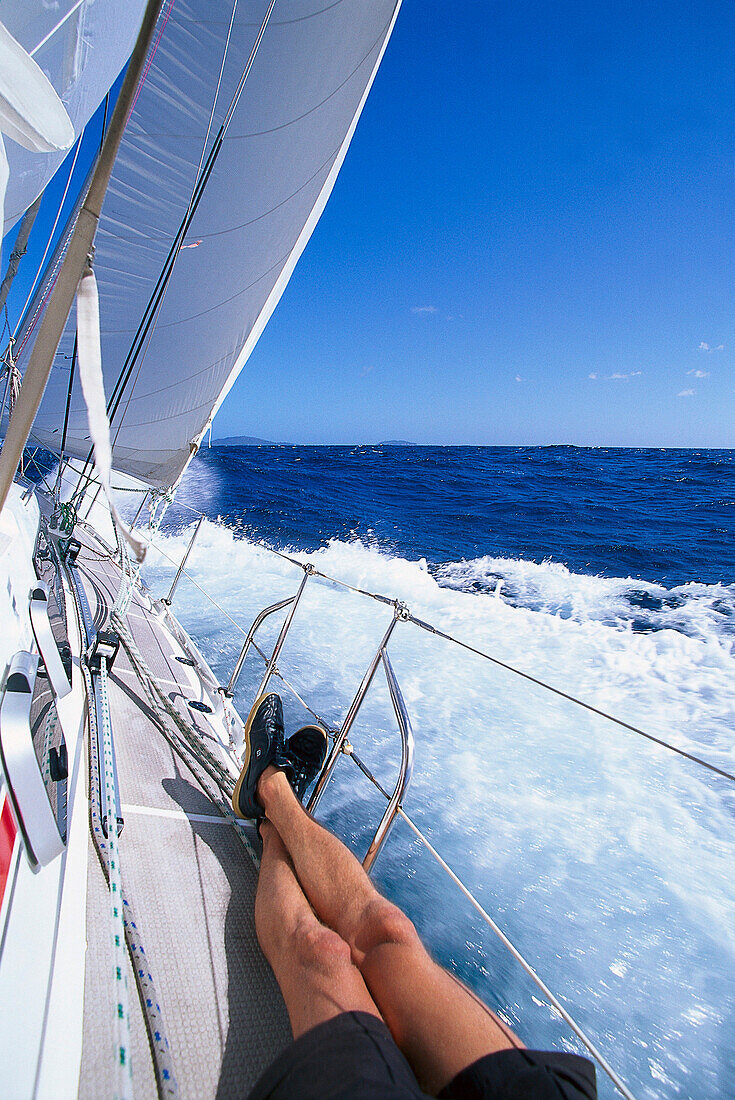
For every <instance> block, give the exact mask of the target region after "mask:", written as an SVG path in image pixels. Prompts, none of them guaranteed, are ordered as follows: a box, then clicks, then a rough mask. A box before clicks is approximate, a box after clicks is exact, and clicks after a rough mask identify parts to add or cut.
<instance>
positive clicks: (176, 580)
mask: <svg viewBox="0 0 735 1100" xmlns="http://www.w3.org/2000/svg"><path fill="white" fill-rule="evenodd" d="M203 523H204V516H200V517H199V522H198V523H197V525H196V527H195V528H194V534H193V535H192V536H191V540H190V541H189V545H188V546H187V548H186V553H185V554H184V556H183V558H182V559H181V565H180V566H179V569H178V572H177V574H176V576H175V577H174V583H173V584H172V585H171V588H170V589H169V593H168V596H164V598H163V599H162V600H161V603H165V604H166V607H170V606H171V600H172V599H173V598H174V592H175V591H176V585H177V584H178V583H179V580H180V579H181V574H182V573H183V572H184V566H185V565H186V559H187V558H188V557H189V554H190V553H191V548H192V546H193V545H194V543H195V541H196V537H197V535H198V534H199V528H200V527H201V525H202V524H203Z"/></svg>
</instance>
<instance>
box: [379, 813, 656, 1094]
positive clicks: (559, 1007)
mask: <svg viewBox="0 0 735 1100" xmlns="http://www.w3.org/2000/svg"><path fill="white" fill-rule="evenodd" d="M397 813H398V814H399V815H400V816H401V817H402V818H403V820H404V821H405V822H406V824H407V825H408V827H409V828H410V829H411V830H412V832H413V833H414V834H415V835H416V836H417V837H418V839H419V840H420V841H421V843H422V844H423V845H424V847H425V848H426V850H427V851H428V852H429V853H430V854H431V855H432V856H433V857H434V859H435V860H436V862H437V863H438V864H439V866H440V867H441V868H442V870H443V871H445V872H446V874H448V875H449V877H450V878H451V880H452V882H454V883H455V885H457V886H458V887H459V889H460V890H461V891H462V893H463V894H464V896H465V897H466V898H467V900H468V901H469V903H470V904H471V905H472V906H473V908H474V909H476V910H477V912H478V913H479V914H480V916H481V917H482V919H483V920H484V921H485V923H486V924H487V925H488V927H489V928H491V929H492V931H493V932H494V933H495V935H496V936H497V937H498V939H499V940H500V941H501V943H502V944H503V946H504V947H506V948H507V949H508V951H510V953H511V955H512V956H513V958H514V959H516V961H517V962H519V963H520V965H521V966H522V967H523V969H524V970H525V972H526V973H527V974H528V976H529V977H530V978H531V979H532V980H533V981H534V982H535V983H536V985H537V986H538V988H539V989H540V990H541V992H542V993H543V995H544V996H545V997H546V999H547V1000H548V1001H549V1003H550V1004H551V1005H552V1006H553V1007H554V1008H555V1009H556V1011H557V1012H558V1013H559V1015H560V1016H561V1017H562V1019H563V1020H565V1021H566V1023H567V1024H568V1025H569V1027H570V1028H571V1029H572V1031H573V1032H574V1034H575V1035H576V1036H577V1038H578V1039H579V1040H580V1042H582V1043H584V1045H585V1047H586V1048H587V1050H588V1051H589V1052H590V1054H591V1055H592V1057H593V1058H594V1059H595V1060H596V1061H597V1062H599V1064H600V1066H601V1067H602V1068H603V1069H604V1071H605V1073H606V1074H607V1075H608V1077H609V1078H610V1080H611V1081H612V1083H613V1084H614V1085H615V1087H616V1088H617V1089H618V1091H619V1092H620V1093H622V1095H623V1096H624V1097H625V1098H626V1100H635V1097H634V1096H633V1093H632V1092H631V1091H630V1089H629V1088H628V1087H627V1086H626V1085H625V1084H623V1082H622V1081H621V1080H620V1078H619V1077H618V1075H617V1073H616V1072H615V1070H614V1069H613V1068H612V1066H611V1065H610V1064H609V1062H608V1061H607V1060H606V1059H605V1057H604V1056H603V1055H602V1054H601V1053H600V1051H599V1050H598V1049H597V1047H596V1046H595V1045H594V1043H593V1042H592V1040H591V1039H590V1038H588V1036H587V1035H586V1034H585V1033H584V1031H582V1028H581V1027H580V1026H579V1024H577V1023H576V1022H575V1020H574V1019H573V1018H572V1017H571V1016H570V1015H569V1013H568V1012H567V1010H566V1009H565V1008H564V1005H563V1004H562V1003H561V1001H560V1000H559V999H558V997H555V996H554V994H553V993H552V992H551V990H550V989H549V987H548V986H547V985H546V983H545V982H544V981H543V980H542V979H541V978H540V977H539V976H538V974H537V973H536V971H535V970H534V969H533V967H532V966H531V964H530V963H529V962H527V961H526V959H525V958H524V957H523V955H522V954H521V953H520V951H519V950H518V949H517V947H515V946H514V945H513V943H511V941H510V940H509V939H508V937H507V936H506V934H505V932H503V930H502V928H500V927H499V926H498V925H497V924H496V923H495V921H494V920H493V918H492V917H491V916H490V914H489V913H488V912H487V910H486V909H483V907H482V906H481V905H480V903H479V901H477V899H476V898H475V897H474V896H473V895H472V894H471V893H470V891H469V890H468V889H467V887H466V886H465V884H464V883H463V882H462V880H461V879H460V878H459V877H458V876H457V875H456V874H455V873H454V871H453V870H452V868H451V867H450V866H449V864H448V863H447V862H446V861H445V860H444V859H442V857H441V856H440V855H439V853H438V852H437V850H436V848H434V846H433V845H432V844H431V842H430V841H429V840H427V839H426V837H425V836H424V834H423V833H422V832H421V830H420V829H419V827H418V826H417V825H415V824H414V823H413V821H412V820H411V818H410V817H409V816H408V814H407V813H406V812H405V810H404V809H403V808H402V807H401V806H399V807H398V810H397Z"/></svg>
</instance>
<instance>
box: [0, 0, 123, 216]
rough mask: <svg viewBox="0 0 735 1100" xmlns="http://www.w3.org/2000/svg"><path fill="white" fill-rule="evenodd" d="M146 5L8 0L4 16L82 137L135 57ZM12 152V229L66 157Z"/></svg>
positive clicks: (8, 200)
mask: <svg viewBox="0 0 735 1100" xmlns="http://www.w3.org/2000/svg"><path fill="white" fill-rule="evenodd" d="M144 8H145V0H123V2H121V0H82V2H81V3H80V2H79V0H56V2H54V3H42V2H41V0H3V3H2V5H0V20H2V23H3V25H4V26H5V28H6V29H7V30H8V31H9V32H10V34H12V36H13V37H14V38H15V39H16V40H17V41H18V42H19V43H20V45H21V46H22V47H23V48H24V49H25V50H26V51H27V52H28V53H30V54H31V55H32V56H33V59H34V61H36V63H37V64H38V66H39V67H40V68H41V70H42V71H43V72H44V73H45V75H46V76H47V77H48V79H49V81H50V82H51V85H52V87H53V88H54V90H55V91H56V93H57V94H58V96H59V98H60V99H61V102H62V103H63V104H64V106H65V108H66V110H67V113H68V115H69V118H70V119H71V122H72V125H73V126H74V132H75V133H76V134H77V135H78V134H80V133H81V132H82V130H83V129H84V127H85V126H86V124H87V122H88V121H89V119H90V118H91V116H92V115H93V113H94V112H95V110H96V109H97V107H98V106H99V105H100V103H101V102H102V100H103V99H104V97H105V95H106V94H107V92H108V91H109V90H110V86H111V85H112V84H113V83H114V81H115V78H116V77H117V75H118V74H119V72H120V70H121V69H122V67H123V65H124V64H125V62H126V60H127V58H128V57H129V55H130V51H131V50H132V48H133V44H134V42H135V37H136V34H137V32H138V28H139V26H140V21H141V19H142V17H143V11H144ZM6 152H7V157H8V163H9V167H10V179H9V182H8V188H7V192H6V195H5V229H6V231H7V230H8V229H9V228H10V227H11V226H12V225H13V224H14V223H15V222H16V221H17V220H18V218H20V217H21V216H22V215H23V213H24V212H25V211H26V210H27V209H28V207H29V206H30V205H31V203H32V202H33V201H34V200H35V199H36V198H37V197H38V195H40V194H41V192H42V191H43V189H44V188H45V186H46V184H47V183H48V182H49V180H50V179H51V177H52V176H53V174H54V172H55V171H56V169H57V168H58V167H59V165H60V164H61V162H62V160H63V159H64V156H65V154H64V152H59V153H39V152H33V151H31V150H29V149H27V148H26V149H24V148H22V147H21V146H20V145H16V144H15V142H10V141H9V142H7V143H6Z"/></svg>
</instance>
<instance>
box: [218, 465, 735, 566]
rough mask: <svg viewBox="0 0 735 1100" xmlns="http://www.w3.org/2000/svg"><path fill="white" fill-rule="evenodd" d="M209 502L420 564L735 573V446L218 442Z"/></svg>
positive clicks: (254, 527)
mask: <svg viewBox="0 0 735 1100" xmlns="http://www.w3.org/2000/svg"><path fill="white" fill-rule="evenodd" d="M197 465H198V466H200V467H202V468H203V469H205V470H208V471H212V472H213V473H214V474H215V475H216V479H217V484H218V490H219V491H218V494H217V499H216V500H213V501H211V502H210V504H209V508H210V511H211V508H212V506H214V507H215V508H216V511H217V513H218V514H219V515H221V516H222V518H223V519H224V520H225V521H226V522H227V523H237V524H241V525H242V526H243V528H244V529H245V530H246V531H247V532H248V533H250V534H252V535H254V536H255V537H258V538H264V539H268V540H271V541H273V542H274V543H275V544H277V545H281V546H291V547H294V548H299V549H303V550H314V549H316V548H317V547H319V546H322V545H324V544H325V543H326V542H327V540H328V539H331V538H337V539H343V540H349V539H361V540H362V541H363V542H366V543H373V544H375V545H377V546H380V547H383V548H385V549H387V550H391V551H393V552H395V553H398V554H401V555H403V556H407V555H408V556H413V557H421V556H423V557H425V558H426V559H427V561H428V562H429V564H430V566H438V565H440V564H442V563H445V562H449V561H459V560H461V559H471V558H479V557H482V556H483V555H492V556H494V557H508V558H525V559H528V560H530V561H536V562H543V561H547V560H552V561H556V562H562V563H563V564H565V565H567V566H568V567H569V569H571V570H572V571H573V572H575V573H591V574H599V575H601V576H605V577H627V576H630V577H638V578H641V579H644V580H649V581H658V582H660V583H662V584H664V585H667V586H673V585H680V584H684V583H686V582H687V581H701V582H704V583H705V584H712V583H715V582H718V581H723V582H729V581H732V580H734V579H735V451H729V450H728V451H722V450H702V451H692V450H660V449H637V450H630V449H615V448H595V449H586V448H577V447H396V446H359V447H291V446H261V447H255V446H248V447H237V448H234V447H217V446H214V447H212V448H211V449H210V450H204V451H202V452H201V454H200V455H199V457H198V459H197Z"/></svg>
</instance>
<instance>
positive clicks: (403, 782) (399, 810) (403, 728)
mask: <svg viewBox="0 0 735 1100" xmlns="http://www.w3.org/2000/svg"><path fill="white" fill-rule="evenodd" d="M198 530H199V527H197V532H195V534H196V533H198ZM149 545H151V546H153V547H155V548H156V549H157V550H158V551H159V552H160V553H161V554H162V555H163V556H164V557H165V558H167V559H168V560H169V561H171V562H172V564H174V565H176V562H175V561H174V560H173V559H172V558H171V557H170V556H169V555H168V554H166V552H165V551H164V550H163V549H162V548H161V547H160V546H158V545H157V544H156V543H153V542H151V543H150V544H149ZM192 545H193V539H192V540H190V542H189V543H188V545H187V548H186V551H185V555H184V556H185V557H188V555H189V553H190V552H191V548H192ZM268 549H271V548H270V547H268ZM273 552H274V553H278V554H279V555H280V556H281V557H284V558H288V560H289V561H292V562H293V564H294V565H297V566H299V567H300V568H301V569H302V570H303V571H304V575H303V577H302V579H301V583H300V585H299V588H298V590H297V591H296V593H295V594H294V595H293V596H289V597H287V598H285V599H283V600H280V601H278V602H277V603H275V604H271V605H270V606H269V607H266V608H263V610H262V611H260V612H259V613H258V614H257V615H256V617H255V619H254V621H253V623H252V625H251V627H250V629H249V630H248V631H247V632H246V631H244V630H243V628H242V627H241V626H240V624H239V623H237V622H236V620H234V619H233V618H232V616H231V615H230V614H229V613H228V612H227V611H225V609H224V608H222V607H221V606H220V604H219V603H218V602H217V601H216V600H215V599H214V598H213V597H212V596H211V595H210V594H209V593H208V592H206V590H205V589H204V588H202V586H201V585H200V584H199V583H198V582H197V581H196V580H195V579H194V578H193V577H192V576H191V575H190V574H188V573H186V570H185V569H183V567H182V565H180V566H179V569H180V573H178V574H177V579H178V577H180V576H181V575H186V576H187V578H188V579H189V580H190V581H191V582H192V583H193V584H194V585H195V587H196V588H198V589H199V591H201V592H202V594H203V595H204V596H205V597H206V598H207V599H208V600H209V601H210V602H211V603H212V604H213V605H214V606H215V607H217V608H218V609H219V610H220V611H221V612H222V613H223V614H224V615H225V616H226V618H227V619H228V620H229V621H230V622H232V623H233V624H234V625H235V626H236V627H237V629H238V630H240V631H241V632H242V633H243V634H244V635H245V642H244V643H243V646H242V648H241V650H240V653H239V655H238V658H237V662H236V664H235V667H234V669H233V672H232V675H231V676H230V680H229V682H228V685H227V687H223V688H221V689H220V691H221V694H222V695H223V697H225V698H231V697H232V693H233V690H234V686H235V684H236V682H237V679H238V677H239V675H240V672H241V670H242V667H243V664H244V662H245V658H246V656H247V654H248V652H249V650H250V648H251V647H252V648H253V649H254V650H255V651H256V652H257V653H258V655H259V656H260V658H261V660H262V661H263V662H264V664H265V666H266V667H265V673H264V676H263V679H262V680H261V683H260V687H259V689H258V692H257V693H256V696H255V698H256V699H257V698H259V696H260V695H262V694H263V692H264V691H265V689H266V688H267V686H268V683H269V682H270V679H271V677H273V676H277V677H278V678H279V679H280V680H281V682H282V683H283V684H284V685H285V686H286V687H287V688H288V689H289V690H290V691H291V692H292V693H293V694H294V695H295V696H296V698H297V699H298V701H299V702H300V703H301V704H302V705H303V706H304V707H305V708H306V709H307V710H308V711H309V713H310V714H312V715H313V716H314V717H315V718H316V719H317V720H318V721H320V722H321V723H322V724H323V725H324V727H325V728H326V730H327V732H328V733H329V734H330V735H331V737H332V739H333V743H332V747H331V750H330V752H329V754H328V756H327V759H326V761H325V763H324V766H323V768H322V771H321V773H320V775H319V777H318V779H317V781H316V784H315V786H314V790H313V792H312V795H311V798H310V799H309V802H308V804H307V810H308V811H309V812H311V813H313V812H314V811H315V809H316V807H317V805H318V803H319V801H320V799H321V798H322V795H323V794H324V791H325V789H326V786H327V784H328V783H329V780H330V778H331V776H332V773H333V771H334V768H335V765H336V763H337V760H338V758H339V756H340V755H345V756H347V757H349V758H350V759H351V760H352V761H353V763H354V764H355V765H356V766H357V767H358V768H359V769H360V771H361V772H362V773H363V775H364V776H365V777H366V778H367V779H368V780H369V781H370V782H371V783H372V784H373V786H374V787H375V788H376V789H377V790H378V791H379V792H380V794H381V795H382V796H383V797H384V798H385V799H386V802H387V805H386V809H385V812H384V814H383V816H382V818H381V820H380V822H379V824H378V827H377V829H376V831H375V835H374V836H373V839H372V840H371V842H370V845H369V846H368V851H367V854H366V856H365V858H364V860H363V866H364V867H365V869H366V870H368V871H369V870H370V869H371V867H372V865H373V864H374V862H375V859H376V858H377V856H378V854H379V852H380V850H381V848H382V846H383V844H384V843H385V841H386V840H387V837H388V834H389V832H390V829H391V826H392V825H393V823H394V822H395V819H396V817H398V816H400V817H401V819H402V820H403V821H405V822H406V824H407V825H408V827H409V828H410V829H411V831H412V832H413V833H414V834H415V836H416V837H417V838H418V840H419V841H420V842H421V843H422V845H423V846H424V848H425V849H426V850H427V851H428V852H429V854H430V855H431V856H432V858H433V859H434V860H435V861H436V862H437V863H438V864H439V866H440V867H441V868H442V870H443V871H444V872H445V873H446V874H447V875H448V876H449V877H450V878H451V880H452V881H453V882H454V883H455V885H457V886H458V888H459V889H460V890H461V892H462V893H463V895H464V896H465V897H466V898H467V900H468V901H469V902H470V904H471V905H472V906H473V908H474V909H475V911H476V912H477V913H478V914H479V916H480V917H481V919H482V920H483V921H484V923H485V924H487V926H488V927H489V928H490V929H491V931H492V932H493V933H494V934H495V935H496V936H497V937H498V938H499V939H500V941H501V942H502V943H503V945H504V946H505V947H506V948H507V949H508V950H509V951H510V952H511V954H512V955H513V957H514V958H515V959H516V961H517V962H518V963H519V964H520V965H521V966H522V968H523V970H524V971H525V972H526V974H528V976H529V977H530V978H531V980H532V981H533V982H534V983H535V985H536V986H537V988H538V989H539V990H540V991H541V992H542V994H543V995H544V997H545V998H546V999H547V1001H548V1002H549V1004H551V1005H552V1007H553V1008H554V1009H555V1011H556V1012H557V1013H558V1014H559V1016H560V1017H561V1018H562V1019H563V1020H564V1021H565V1023H566V1024H567V1025H568V1027H569V1028H571V1030H572V1031H573V1032H574V1034H575V1035H576V1036H577V1038H578V1039H579V1040H580V1042H581V1043H582V1045H583V1046H584V1047H586V1049H587V1051H588V1052H589V1053H590V1054H591V1055H592V1057H593V1058H594V1059H595V1061H596V1062H597V1063H598V1065H599V1066H600V1068H601V1069H602V1070H603V1071H604V1072H605V1073H606V1074H607V1076H608V1077H609V1079H610V1080H611V1081H612V1083H613V1084H614V1085H615V1087H616V1088H617V1089H618V1091H619V1092H620V1093H621V1095H622V1096H624V1097H625V1098H626V1100H635V1097H634V1096H633V1093H632V1092H631V1091H630V1089H629V1088H628V1087H627V1085H626V1084H625V1083H624V1082H623V1081H622V1080H621V1078H620V1077H619V1075H618V1074H617V1073H616V1072H615V1070H614V1069H613V1068H612V1066H611V1065H610V1064H609V1062H608V1061H607V1059H606V1058H605V1056H604V1055H603V1054H602V1053H601V1051H599V1050H598V1049H597V1047H596V1046H595V1044H594V1042H593V1041H592V1040H591V1039H590V1038H589V1036H588V1035H587V1034H586V1033H585V1031H584V1030H583V1029H582V1028H581V1027H580V1025H579V1024H578V1023H577V1022H576V1020H575V1019H574V1017H573V1016H572V1015H571V1014H570V1013H569V1012H568V1011H567V1009H566V1008H565V1007H564V1005H563V1004H562V1003H561V1001H560V1000H559V998H558V997H557V996H556V995H555V994H554V993H553V992H552V991H551V989H550V988H549V986H548V985H547V984H546V983H545V982H544V981H543V979H542V978H541V977H540V976H539V975H538V974H537V973H536V971H535V969H534V968H533V966H532V965H531V964H530V963H529V962H528V960H527V959H526V958H525V957H524V956H523V955H522V954H521V952H520V951H519V950H518V949H517V948H516V947H515V945H514V944H513V943H512V942H511V940H510V939H509V938H508V936H507V935H506V934H505V933H504V932H503V930H502V929H501V928H500V926H499V925H498V924H497V923H496V922H495V921H494V920H493V918H492V917H491V916H490V914H489V913H488V912H487V910H486V909H485V908H484V907H483V906H482V905H481V904H480V902H479V901H477V899H476V898H475V897H474V895H473V894H472V893H471V891H470V890H469V889H468V888H467V887H466V886H465V885H464V883H463V882H462V881H461V879H460V878H459V876H458V875H457V874H455V872H454V871H453V870H452V868H451V867H450V866H449V864H448V863H447V862H446V861H445V860H444V859H443V858H442V857H441V856H440V855H439V853H438V852H437V850H436V849H435V848H434V847H433V845H432V844H431V842H430V841H429V840H428V838H427V837H426V836H424V834H423V833H422V832H421V830H420V829H419V827H418V826H417V825H416V823H415V822H414V821H413V820H412V819H411V818H410V817H409V815H408V814H407V813H406V811H405V810H404V808H403V805H402V802H403V798H404V795H405V793H406V790H407V789H408V785H409V783H410V780H411V774H412V771H413V754H414V738H413V732H412V728H411V722H410V718H409V715H408V711H407V708H406V705H405V702H404V700H403V695H402V692H401V689H400V686H399V684H398V680H397V678H396V676H395V672H394V671H393V667H392V665H391V662H390V658H389V656H388V652H387V647H388V643H389V641H390V639H391V636H392V634H393V631H394V629H395V627H396V625H397V624H398V623H399V622H406V623H414V624H416V625H422V626H426V625H428V624H423V623H421V620H418V619H415V618H414V617H413V616H412V615H411V613H410V611H409V610H408V608H407V607H406V606H405V604H403V603H401V602H400V601H399V600H391V599H388V597H385V596H380V595H378V594H375V593H367V592H364V591H362V590H360V589H355V588H353V586H351V585H348V584H346V582H344V581H337V580H336V579H335V578H332V577H328V576H326V575H325V574H323V573H321V572H320V571H319V570H317V569H315V568H314V566H313V565H312V564H311V563H310V562H300V561H298V560H297V559H295V558H289V557H288V555H285V554H280V552H279V551H273ZM310 577H319V578H321V579H323V580H325V581H328V582H330V583H335V584H339V585H342V586H343V587H346V588H350V589H352V590H353V591H356V592H360V593H361V594H362V595H370V596H372V597H373V598H374V599H377V600H379V601H380V602H381V603H384V604H389V605H391V606H392V607H393V616H392V618H391V621H390V623H389V624H388V628H387V630H386V631H385V634H384V635H383V638H382V639H381V641H380V643H379V645H378V648H377V650H376V652H375V654H374V655H373V658H372V660H371V661H370V663H369V665H368V667H367V669H366V671H365V674H364V675H363V678H362V680H361V682H360V685H359V687H358V689H357V692H356V693H355V696H354V698H353V700H352V703H351V704H350V707H349V709H348V711H347V714H346V715H345V718H344V721H343V722H342V724H341V726H340V727H339V728H338V729H336V730H335V729H333V728H332V727H331V726H330V724H329V723H327V722H325V721H324V719H322V718H321V717H320V716H319V715H318V714H317V713H316V711H314V710H313V709H312V708H311V707H310V706H309V705H308V703H306V702H305V701H304V699H303V698H302V697H301V695H300V694H299V693H298V691H297V690H296V689H295V688H294V687H293V685H292V684H290V683H289V681H288V680H287V679H286V677H285V676H284V675H283V673H282V672H281V671H280V670H279V669H278V666H277V664H276V661H277V659H278V656H279V654H280V653H281V651H282V649H283V645H284V643H285V641H286V637H287V634H288V631H289V629H290V627H291V624H292V623H293V620H294V615H295V613H296V609H297V607H298V604H299V601H300V600H301V597H302V595H303V592H304V588H305V587H306V583H307V581H308V580H309V578H310ZM285 607H288V608H289V612H288V614H287V616H286V619H285V621H284V623H283V625H282V627H281V630H280V632H279V635H278V637H277V639H276V643H275V645H274V648H273V652H272V653H271V656H270V657H266V655H265V654H264V653H263V651H262V649H261V648H260V646H259V645H258V644H257V642H256V641H255V634H256V632H257V630H258V628H259V627H260V626H261V625H262V623H263V622H264V621H265V620H266V619H267V618H268V617H269V616H270V615H272V614H275V613H276V612H277V611H279V610H283V608H285ZM381 664H382V666H383V668H384V671H385V676H386V681H387V685H388V691H389V694H390V698H391V702H392V704H393V708H394V712H395V716H396V719H397V722H398V728H399V731H400V734H401V763H400V767H399V772H398V777H397V780H396V784H395V787H394V789H393V792H392V793H389V792H388V791H386V790H385V788H384V787H383V786H382V784H381V783H380V782H379V781H378V780H377V779H376V778H375V776H374V775H373V774H372V772H371V771H370V769H369V768H368V767H367V765H366V764H365V763H364V762H363V761H362V760H361V759H360V757H359V756H358V755H357V753H356V752H355V750H354V748H353V746H352V745H351V744H350V742H349V740H348V734H349V732H350V730H351V728H352V726H353V725H354V722H355V719H356V718H357V715H358V713H359V711H360V708H361V706H362V703H363V701H364V699H365V696H366V695H367V692H368V690H369V688H370V685H371V683H372V682H373V679H374V677H375V673H376V672H377V669H378V667H379V666H380V665H381Z"/></svg>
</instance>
